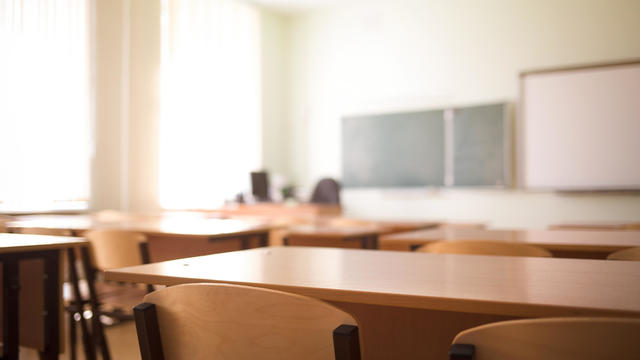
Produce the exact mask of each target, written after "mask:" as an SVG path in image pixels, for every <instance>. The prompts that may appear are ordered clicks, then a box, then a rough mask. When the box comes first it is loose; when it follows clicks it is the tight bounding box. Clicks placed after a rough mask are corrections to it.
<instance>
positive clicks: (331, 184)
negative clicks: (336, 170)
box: [311, 178, 340, 205]
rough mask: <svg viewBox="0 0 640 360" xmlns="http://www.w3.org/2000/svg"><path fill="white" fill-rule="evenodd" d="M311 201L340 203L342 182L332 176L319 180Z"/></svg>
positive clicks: (316, 202)
mask: <svg viewBox="0 0 640 360" xmlns="http://www.w3.org/2000/svg"><path fill="white" fill-rule="evenodd" d="M311 202H312V203H314V204H333V205H340V184H338V182H337V181H335V180H334V179H330V178H325V179H322V180H320V181H318V184H317V185H316V187H315V189H314V190H313V194H312V195H311Z"/></svg>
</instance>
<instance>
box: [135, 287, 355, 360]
mask: <svg viewBox="0 0 640 360" xmlns="http://www.w3.org/2000/svg"><path fill="white" fill-rule="evenodd" d="M144 301H145V302H144V303H142V304H140V305H138V306H136V307H135V308H134V315H135V320H136V329H137V332H138V341H139V344H140V352H141V355H142V360H156V359H166V360H178V359H334V355H335V359H359V358H360V350H359V349H360V343H359V340H358V328H357V323H356V320H355V319H354V318H353V317H352V316H351V315H349V314H347V313H346V312H344V311H342V310H340V309H338V308H336V307H334V306H332V305H330V304H327V303H325V302H323V301H320V300H317V299H312V298H308V297H305V296H300V295H296V294H290V293H285V292H281V291H275V290H268V289H262V288H254V287H248V286H239V285H228V284H187V285H177V286H172V287H168V288H165V289H162V290H158V291H155V292H153V293H151V294H148V295H147V296H145V298H144Z"/></svg>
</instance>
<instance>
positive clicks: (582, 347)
mask: <svg viewBox="0 0 640 360" xmlns="http://www.w3.org/2000/svg"><path fill="white" fill-rule="evenodd" d="M639 334H640V319H619V318H549V319H535V320H512V321H502V322H498V323H493V324H487V325H482V326H478V327H475V328H472V329H468V330H465V331H462V332H461V333H459V334H458V335H457V336H456V337H455V339H454V340H453V345H452V346H451V350H450V352H449V359H451V360H454V359H455V360H471V359H475V360H502V359H509V360H534V359H535V360H539V359H545V360H566V359H580V360H596V359H598V360H600V359H616V360H625V359H629V360H630V359H638V356H639V354H640V341H639V336H640V335H639Z"/></svg>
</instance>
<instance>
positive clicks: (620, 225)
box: [549, 221, 640, 230]
mask: <svg viewBox="0 0 640 360" xmlns="http://www.w3.org/2000/svg"><path fill="white" fill-rule="evenodd" d="M549 229H550V230H640V222H618V221H610V222H582V223H566V224H554V225H550V226H549Z"/></svg>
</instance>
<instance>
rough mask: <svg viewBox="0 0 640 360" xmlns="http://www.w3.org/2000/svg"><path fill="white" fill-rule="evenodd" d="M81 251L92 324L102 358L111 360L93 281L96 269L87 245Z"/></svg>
mask: <svg viewBox="0 0 640 360" xmlns="http://www.w3.org/2000/svg"><path fill="white" fill-rule="evenodd" d="M80 252H81V254H82V267H83V268H84V272H85V274H86V277H87V287H88V288H89V303H90V305H91V311H92V312H93V318H92V323H91V325H92V330H93V334H94V339H95V343H96V344H97V345H99V346H100V353H101V354H102V359H103V360H111V355H110V353H109V345H108V344H107V338H106V337H105V336H104V327H103V326H102V322H100V303H99V302H98V295H97V294H96V288H95V285H94V283H93V280H94V279H95V271H94V270H93V268H92V267H91V258H90V256H89V249H88V248H87V247H83V248H82V249H80Z"/></svg>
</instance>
